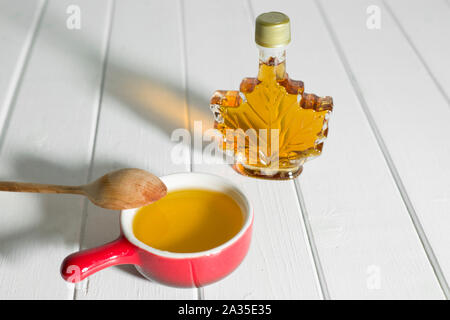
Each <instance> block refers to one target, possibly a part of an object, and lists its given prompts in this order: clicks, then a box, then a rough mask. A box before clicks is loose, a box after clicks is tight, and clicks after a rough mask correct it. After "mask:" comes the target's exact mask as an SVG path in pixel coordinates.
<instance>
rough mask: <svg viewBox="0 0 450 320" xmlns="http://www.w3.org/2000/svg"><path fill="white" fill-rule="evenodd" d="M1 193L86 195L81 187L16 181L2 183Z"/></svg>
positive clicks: (0, 186)
mask: <svg viewBox="0 0 450 320" xmlns="http://www.w3.org/2000/svg"><path fill="white" fill-rule="evenodd" d="M0 191H11V192H34V193H71V194H84V191H83V189H82V188H81V186H59V185H54V184H40V183H29V182H14V181H0Z"/></svg>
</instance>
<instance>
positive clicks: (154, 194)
mask: <svg viewBox="0 0 450 320" xmlns="http://www.w3.org/2000/svg"><path fill="white" fill-rule="evenodd" d="M0 191H13V192H37V193H71V194H81V195H85V196H86V197H88V198H89V200H91V201H92V202H93V203H94V204H96V205H97V206H99V207H102V208H106V209H112V210H122V209H131V208H139V207H142V206H144V205H146V204H150V203H152V202H154V201H156V200H159V199H161V198H162V197H164V196H165V195H166V194H167V187H166V185H165V184H164V183H163V182H162V181H161V180H160V179H159V178H158V177H156V176H155V175H153V174H151V173H149V172H147V171H145V170H141V169H120V170H117V171H113V172H110V173H108V174H105V175H104V176H103V177H101V178H99V179H97V180H95V181H93V182H91V183H89V184H86V185H81V186H60V185H51V184H38V183H27V182H12V181H0Z"/></svg>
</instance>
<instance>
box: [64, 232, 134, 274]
mask: <svg viewBox="0 0 450 320" xmlns="http://www.w3.org/2000/svg"><path fill="white" fill-rule="evenodd" d="M138 250H139V249H138V248H137V247H136V246H135V245H133V244H131V243H130V242H129V241H128V240H127V239H126V238H125V237H124V236H120V237H119V238H118V239H116V240H114V241H112V242H109V243H107V244H104V245H102V246H99V247H96V248H92V249H87V250H83V251H79V252H75V253H72V254H71V255H69V256H67V257H66V258H65V259H64V261H63V263H62V264H61V275H62V277H63V278H64V280H66V281H68V282H72V283H75V282H79V281H81V280H84V279H85V278H86V277H89V276H90V275H92V274H93V273H96V272H97V271H100V270H102V269H105V268H107V267H110V266H114V265H119V264H139V257H138V254H137V253H138Z"/></svg>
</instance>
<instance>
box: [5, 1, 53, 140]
mask: <svg viewBox="0 0 450 320" xmlns="http://www.w3.org/2000/svg"><path fill="white" fill-rule="evenodd" d="M44 3H45V2H44V1H33V2H31V1H27V2H24V1H21V2H18V1H8V0H2V1H0V39H1V41H2V44H1V50H0V67H1V70H2V72H1V73H0V128H1V129H2V130H3V127H4V124H5V123H6V122H7V119H8V117H9V110H10V109H11V105H12V104H13V100H14V98H15V96H16V94H17V89H18V87H19V84H20V80H21V78H22V74H23V70H24V68H25V65H26V61H27V59H28V55H29V53H30V51H31V50H30V49H31V47H32V44H33V41H34V39H35V36H36V30H37V29H38V24H39V22H40V19H41V17H42V12H43V9H44ZM0 141H1V140H0Z"/></svg>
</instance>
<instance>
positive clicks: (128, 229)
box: [120, 173, 253, 258]
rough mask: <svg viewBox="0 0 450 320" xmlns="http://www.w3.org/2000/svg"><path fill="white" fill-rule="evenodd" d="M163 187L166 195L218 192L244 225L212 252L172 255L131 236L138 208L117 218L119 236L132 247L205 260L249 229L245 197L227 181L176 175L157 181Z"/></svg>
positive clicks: (249, 209) (249, 212) (249, 211)
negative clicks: (189, 191)
mask: <svg viewBox="0 0 450 320" xmlns="http://www.w3.org/2000/svg"><path fill="white" fill-rule="evenodd" d="M160 179H161V180H162V181H163V182H164V184H165V185H166V186H167V189H168V192H170V191H175V190H180V189H205V190H211V191H217V192H222V193H225V194H227V195H229V196H230V197H232V198H233V200H234V201H236V203H237V204H238V205H239V207H240V208H241V211H242V213H243V215H244V224H243V226H242V228H241V230H240V231H239V232H238V233H237V234H236V235H235V236H234V237H233V238H231V239H230V240H228V241H227V242H225V243H223V244H222V245H220V246H218V247H215V248H213V249H210V250H207V251H201V252H192V253H176V252H169V251H162V250H158V249H155V248H152V247H150V246H148V245H146V244H145V243H143V242H141V241H140V240H138V239H137V238H136V237H135V235H134V233H133V219H134V216H135V214H136V212H137V211H138V210H139V208H136V209H128V210H123V211H122V213H121V216H120V222H121V226H122V232H123V234H124V236H125V237H126V238H127V239H128V240H129V241H130V242H131V243H133V244H134V245H135V246H137V247H139V248H141V249H144V250H146V251H149V252H151V253H154V254H156V255H160V256H165V257H170V258H189V257H198V256H205V255H210V254H215V253H218V252H220V251H221V250H222V249H224V248H226V247H228V246H229V245H231V244H232V243H234V242H235V241H236V240H237V239H239V238H240V237H241V236H242V235H243V234H244V232H245V231H246V230H247V229H248V228H249V227H250V224H251V221H252V219H253V209H252V207H251V205H250V202H249V201H248V199H247V197H246V196H245V195H244V193H243V192H242V191H240V190H239V189H238V188H237V187H236V186H235V185H234V184H232V183H231V182H229V181H228V180H227V179H225V178H222V177H220V176H216V175H212V174H205V173H176V174H171V175H167V176H164V177H161V178H160Z"/></svg>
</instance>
